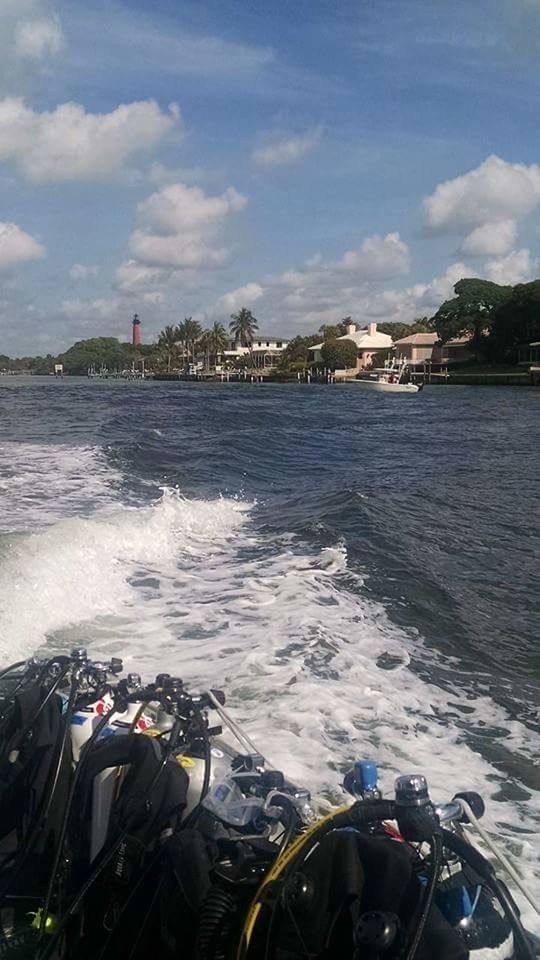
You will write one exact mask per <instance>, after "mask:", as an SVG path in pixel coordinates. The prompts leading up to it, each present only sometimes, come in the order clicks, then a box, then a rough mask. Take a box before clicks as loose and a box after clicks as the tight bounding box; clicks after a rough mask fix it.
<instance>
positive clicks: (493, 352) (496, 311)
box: [430, 279, 540, 364]
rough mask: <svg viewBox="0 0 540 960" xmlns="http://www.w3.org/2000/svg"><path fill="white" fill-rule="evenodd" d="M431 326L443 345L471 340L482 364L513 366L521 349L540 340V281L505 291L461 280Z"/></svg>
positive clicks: (486, 283) (489, 285)
mask: <svg viewBox="0 0 540 960" xmlns="http://www.w3.org/2000/svg"><path fill="white" fill-rule="evenodd" d="M454 292H455V294H456V296H455V297H454V298H453V299H452V300H446V301H445V303H443V304H442V305H441V306H440V307H439V309H438V310H437V313H436V314H435V315H434V316H433V317H432V318H431V321H430V323H431V324H432V327H433V328H434V329H435V330H436V331H437V334H438V335H439V337H440V339H441V340H442V341H443V342H446V341H447V340H451V339H452V338H453V337H462V336H469V337H471V339H472V344H473V347H474V350H475V352H476V355H477V358H478V360H479V362H482V361H485V360H488V361H491V362H492V363H505V364H512V363H515V362H516V360H517V352H518V347H519V345H520V344H522V343H530V342H531V341H534V340H539V339H540V280H533V281H532V282H531V283H519V284H517V286H515V287H503V286H499V284H497V283H491V282H490V281H489V280H478V279H472V280H459V281H458V283H456V285H455V287H454Z"/></svg>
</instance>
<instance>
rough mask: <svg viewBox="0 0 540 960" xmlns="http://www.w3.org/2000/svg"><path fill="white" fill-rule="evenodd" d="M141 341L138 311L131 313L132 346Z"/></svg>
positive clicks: (136, 345) (137, 344)
mask: <svg viewBox="0 0 540 960" xmlns="http://www.w3.org/2000/svg"><path fill="white" fill-rule="evenodd" d="M140 342H141V321H140V317H139V314H138V313H134V314H133V340H132V343H133V346H134V347H138V346H139V345H140Z"/></svg>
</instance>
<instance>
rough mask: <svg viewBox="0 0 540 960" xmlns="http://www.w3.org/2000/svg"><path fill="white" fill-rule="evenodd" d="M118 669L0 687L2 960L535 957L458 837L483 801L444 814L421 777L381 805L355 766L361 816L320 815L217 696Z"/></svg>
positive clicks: (461, 802)
mask: <svg viewBox="0 0 540 960" xmlns="http://www.w3.org/2000/svg"><path fill="white" fill-rule="evenodd" d="M121 667H122V664H121V661H119V660H116V659H113V660H111V661H110V662H109V663H104V662H102V661H98V662H92V661H90V660H89V659H88V656H87V653H86V651H85V650H84V649H82V648H81V649H77V650H75V651H73V653H72V655H71V656H69V657H67V656H59V657H55V658H52V659H50V660H47V661H39V660H32V661H28V662H25V663H19V664H16V665H14V666H13V667H12V668H8V669H7V670H6V671H4V672H3V673H2V674H0V812H2V814H3V818H0V958H1V957H4V956H5V957H7V956H12V957H14V958H15V957H16V956H20V957H21V958H22V957H23V956H27V957H33V958H35V960H48V958H50V960H53V958H54V960H75V958H76V960H90V958H92V960H112V957H113V955H114V956H116V955H118V954H120V955H121V956H122V957H126V958H130V960H143V958H146V957H147V955H148V952H149V950H151V951H152V953H153V954H154V955H156V956H157V957H158V960H159V958H161V960H175V958H176V957H177V956H179V955H182V956H185V957H186V958H188V957H193V958H194V960H234V958H237V960H256V958H259V957H260V958H264V960H300V958H304V957H306V956H309V957H310V958H313V960H315V958H319V957H320V958H321V960H322V958H332V957H335V958H337V957H339V958H341V957H343V958H344V960H346V958H347V957H350V958H353V960H368V958H375V957H378V956H379V955H381V956H382V955H384V956H385V957H388V960H391V958H396V960H397V958H399V960H428V958H429V957H437V958H438V960H462V958H463V960H464V958H465V957H470V958H471V960H474V957H475V955H478V957H479V958H480V957H482V960H484V958H486V960H487V958H488V957H490V956H492V957H493V960H495V958H497V960H506V958H508V960H510V958H512V957H513V958H515V960H524V958H525V960H530V958H531V957H533V956H534V950H533V946H532V945H531V939H530V938H529V936H528V935H527V934H526V933H525V931H524V930H523V927H522V924H521V921H520V917H519V911H518V909H517V906H516V904H515V903H514V901H513V899H512V896H511V894H510V893H509V891H508V890H507V888H506V887H505V885H504V884H503V883H502V881H500V880H499V879H498V878H497V877H496V875H495V872H494V870H493V868H492V867H491V865H490V864H489V863H488V862H487V861H486V860H485V859H484V857H483V856H482V854H481V853H480V852H479V851H478V850H477V848H476V847H473V846H471V844H470V843H469V842H468V840H467V839H466V834H465V827H468V826H470V825H472V826H473V827H474V826H475V823H476V819H477V817H479V816H481V815H482V813H483V804H482V800H481V798H480V797H479V796H478V795H477V794H457V795H456V796H455V797H454V799H453V801H452V802H451V803H449V804H445V805H440V806H435V805H434V804H433V803H432V801H431V798H430V795H429V790H428V785H427V782H426V780H425V778H424V777H423V776H421V775H419V774H413V775H408V776H406V777H399V778H398V779H397V781H396V785H395V800H393V801H390V800H383V799H382V798H381V792H380V788H379V785H378V777H377V768H376V765H375V764H374V762H373V761H357V762H356V763H355V764H354V767H353V769H352V770H351V771H350V772H349V773H348V774H346V776H345V781H344V786H345V788H346V790H347V791H348V792H350V793H351V794H352V795H353V797H354V798H355V802H354V803H353V804H352V806H346V807H341V808H338V809H337V810H334V811H332V812H331V813H330V814H328V815H327V816H325V817H323V818H322V819H319V820H317V819H316V815H315V813H314V809H313V804H312V802H311V797H310V794H309V792H308V791H306V790H304V789H301V788H299V787H297V786H296V785H294V784H292V783H290V782H289V781H288V780H287V779H286V778H285V777H284V775H283V774H282V773H281V772H280V771H279V770H276V769H273V768H271V767H270V766H269V764H268V762H267V760H265V758H264V757H263V756H262V755H261V754H260V753H259V752H258V751H257V748H256V746H255V744H253V742H252V741H251V739H250V738H249V737H248V736H247V735H246V734H245V732H244V731H242V730H241V728H240V727H239V726H238V724H237V723H236V722H235V721H234V720H233V719H232V717H230V715H229V714H228V712H227V711H226V710H225V709H224V702H225V698H224V696H223V694H222V693H221V691H215V690H214V691H206V692H203V693H202V694H191V693H190V692H189V691H188V690H187V689H186V687H185V685H184V683H183V682H182V680H180V679H179V678H177V677H171V676H169V675H168V674H159V675H158V676H157V677H156V678H155V681H154V682H153V683H150V684H146V685H145V684H143V683H142V682H141V678H140V677H139V676H138V675H137V674H128V675H127V677H126V678H119V676H118V675H119V673H120V672H121ZM209 711H216V713H217V714H218V719H219V721H221V725H217V726H214V727H211V726H210V725H209V720H208V713H209ZM222 726H223V727H227V728H228V730H229V731H230V733H231V734H232V735H233V736H234V738H235V740H237V741H238V742H239V744H240V746H241V750H242V752H240V753H238V752H237V750H235V748H234V747H232V746H231V745H230V744H229V743H228V742H227V740H226V739H224V738H223V737H222V732H223V731H222ZM441 824H445V825H447V826H448V828H449V829H444V828H443V827H442V826H441ZM486 951H487V952H486Z"/></svg>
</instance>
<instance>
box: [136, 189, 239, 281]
mask: <svg viewBox="0 0 540 960" xmlns="http://www.w3.org/2000/svg"><path fill="white" fill-rule="evenodd" d="M246 203H247V199H246V197H244V196H242V195H241V194H240V193H238V191H237V190H235V189H234V188H233V187H229V188H228V189H227V190H226V191H225V192H224V193H223V194H222V195H221V196H217V197H209V196H207V195H206V194H205V193H204V191H203V190H201V189H200V187H188V186H186V184H184V183H174V184H170V185H169V186H168V187H164V188H163V190H160V191H158V192H156V193H153V194H152V195H151V196H150V197H148V198H147V199H146V200H144V201H142V203H140V204H139V207H138V209H139V216H140V218H141V221H142V223H143V226H142V228H138V229H136V230H134V231H133V233H132V234H131V237H130V240H129V249H130V253H131V255H132V257H133V259H134V260H135V261H136V262H138V263H139V264H143V265H145V266H148V267H163V268H169V269H172V270H186V269H191V270H207V269H210V268H213V267H216V266H219V265H220V264H222V263H223V262H224V261H225V260H226V258H227V256H228V252H229V251H228V249H227V248H226V247H224V246H221V245H218V244H217V243H216V237H217V234H218V233H219V231H220V230H221V229H222V226H223V221H224V220H225V218H226V217H227V216H228V215H229V214H230V213H234V212H237V211H239V210H242V209H243V208H244V207H245V205H246ZM133 272H134V268H133V267H131V273H132V274H133Z"/></svg>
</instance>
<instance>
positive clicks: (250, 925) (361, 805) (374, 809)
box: [236, 800, 395, 960]
mask: <svg viewBox="0 0 540 960" xmlns="http://www.w3.org/2000/svg"><path fill="white" fill-rule="evenodd" d="M394 817H395V803H394V802H393V801H392V800H359V801H358V802H357V803H353V805H352V806H346V807H339V808H338V809H337V810H334V811H333V812H332V813H330V814H328V815H327V816H326V817H323V818H322V820H319V821H318V822H317V823H315V824H314V825H313V826H312V827H310V828H309V829H308V830H306V831H305V833H303V834H302V835H301V836H300V837H298V838H297V839H296V840H295V841H294V842H293V843H291V845H290V846H289V847H288V848H287V849H285V850H284V851H283V852H280V855H279V857H278V859H277V860H276V862H275V863H274V865H273V866H272V867H271V868H270V870H269V871H268V873H267V874H266V876H265V878H264V880H263V882H262V884H261V886H260V887H259V889H258V891H257V893H256V894H255V897H254V899H253V901H252V903H251V906H250V908H249V910H248V913H247V917H246V920H245V923H244V927H243V929H242V933H241V935H240V941H239V944H238V950H237V953H236V960H245V958H246V957H247V955H248V951H249V945H250V942H251V939H252V936H253V931H254V929H255V925H256V923H257V921H258V919H259V916H260V913H261V910H262V907H263V904H264V900H265V898H266V894H267V892H268V887H269V886H270V884H273V883H275V882H276V880H280V881H283V882H284V881H285V880H286V878H287V877H288V876H289V875H290V873H291V872H292V870H293V869H294V867H295V866H296V865H297V863H298V862H299V861H303V860H305V858H306V856H307V854H308V853H309V851H310V850H311V849H312V848H313V846H314V844H316V843H320V841H321V840H322V839H323V837H325V836H326V834H327V833H329V832H330V831H331V830H337V829H339V828H341V827H362V826H367V825H368V824H369V823H373V822H377V821H381V820H393V819H394Z"/></svg>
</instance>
